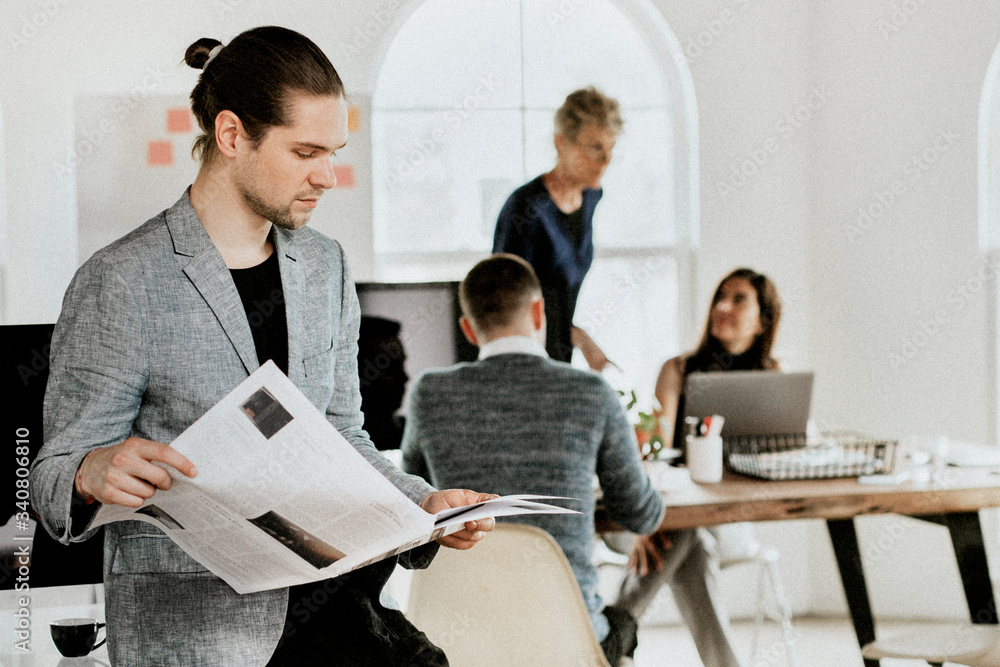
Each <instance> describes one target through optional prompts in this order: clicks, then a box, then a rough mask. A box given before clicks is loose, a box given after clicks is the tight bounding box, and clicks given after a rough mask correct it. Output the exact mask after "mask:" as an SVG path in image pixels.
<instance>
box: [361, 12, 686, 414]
mask: <svg viewBox="0 0 1000 667" xmlns="http://www.w3.org/2000/svg"><path fill="white" fill-rule="evenodd" d="M412 4H413V5H415V8H414V9H413V10H412V13H411V14H410V15H409V17H408V19H407V20H406V21H405V23H404V24H403V25H402V27H401V28H400V29H399V31H398V32H397V33H396V34H395V35H394V37H393V38H392V41H391V43H390V44H389V46H388V48H387V50H386V52H385V58H384V60H383V62H382V66H381V69H380V70H379V72H378V75H377V80H376V82H375V86H374V93H373V101H372V109H373V110H372V122H371V128H372V146H373V149H372V151H373V152H372V171H373V183H372V188H373V194H372V197H373V233H374V252H375V276H376V279H377V280H379V281H384V282H417V281H431V280H458V279H460V278H462V277H463V276H464V275H465V273H466V272H467V271H468V269H469V268H471V266H472V265H473V264H474V263H475V262H476V261H478V260H479V259H481V258H483V257H485V256H486V255H487V254H488V253H489V251H490V249H491V248H492V239H493V229H494V226H495V224H496V216H497V213H498V212H499V210H500V207H501V206H502V204H503V202H504V201H505V200H506V198H507V197H508V196H509V195H510V193H511V192H512V191H513V190H514V189H515V188H516V187H517V186H519V185H521V184H522V183H525V182H527V181H528V180H530V179H531V178H534V177H535V176H537V175H538V174H541V173H543V172H546V171H548V170H550V169H551V168H552V167H553V166H554V164H555V159H556V155H555V147H554V145H553V116H554V113H555V110H556V109H557V108H558V107H559V105H560V104H561V103H562V101H563V99H564V98H565V96H566V95H567V94H568V93H569V92H571V91H573V90H575V89H577V88H580V87H583V86H587V85H594V86H596V87H598V88H599V89H601V90H602V91H603V92H605V93H606V94H608V95H611V96H612V97H615V98H617V99H618V100H619V102H620V103H621V106H622V115H623V117H624V119H625V130H624V132H623V133H622V135H621V136H620V137H619V140H618V144H617V146H616V148H615V155H614V159H613V161H612V163H611V166H610V168H609V169H608V172H607V174H606V175H605V178H604V182H603V186H604V198H603V199H602V201H601V203H600V205H599V206H598V209H597V213H596V215H595V218H594V227H595V234H594V237H595V250H596V252H595V261H594V265H593V268H592V269H591V272H590V274H589V275H588V277H587V279H586V281H585V282H584V286H583V291H582V293H581V296H580V302H579V304H578V307H577V317H576V323H577V324H578V325H580V326H583V327H584V328H585V329H587V331H588V332H590V334H591V335H592V336H593V337H594V338H595V339H596V340H597V342H598V343H599V344H600V345H601V347H602V348H603V349H604V350H605V352H606V353H607V354H608V356H609V358H611V359H612V360H614V361H615V362H616V363H618V365H620V366H621V367H622V368H623V369H625V370H626V375H627V376H628V377H627V382H628V383H629V384H631V385H632V386H634V387H635V388H636V390H637V391H639V392H640V394H641V395H644V396H645V397H646V398H647V400H648V399H649V397H651V394H652V387H653V383H654V380H655V374H656V372H657V370H658V362H659V361H662V360H663V359H664V358H665V357H666V356H667V355H668V354H673V353H676V352H677V351H678V345H679V336H678V334H679V332H680V331H687V330H688V329H689V328H690V326H692V322H691V321H690V318H689V317H688V315H687V310H688V308H689V302H690V299H689V298H688V294H687V289H686V287H687V286H688V285H690V281H689V280H688V276H689V274H690V250H691V248H692V247H693V246H694V245H695V242H696V237H697V216H698V206H697V201H698V188H697V174H698V165H697V130H696V123H697V120H696V115H697V114H696V109H695V105H694V96H693V86H692V85H691V81H690V73H689V71H688V70H687V65H686V62H685V60H684V56H683V53H682V51H681V49H680V48H679V45H678V44H677V40H676V38H675V37H674V36H673V34H672V32H671V31H670V30H669V28H668V27H667V26H666V24H665V23H664V21H663V19H662V16H661V15H660V14H659V13H658V12H657V11H656V10H655V9H652V8H650V7H648V6H647V5H646V4H644V3H643V2H642V1H641V0H640V1H638V2H636V1H633V2H624V1H621V2H614V1H613V0H592V1H591V2H587V3H582V2H578V1H573V0H531V1H530V2H529V1H523V0H503V1H495V2H491V3H470V2H463V1H462V0H426V1H425V2H422V3H412ZM681 285H684V286H685V289H682V288H681Z"/></svg>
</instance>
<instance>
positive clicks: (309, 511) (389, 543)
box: [94, 361, 576, 593]
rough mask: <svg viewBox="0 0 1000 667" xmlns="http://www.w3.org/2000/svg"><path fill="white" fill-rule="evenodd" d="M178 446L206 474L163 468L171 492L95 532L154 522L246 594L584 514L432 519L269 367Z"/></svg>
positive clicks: (523, 501)
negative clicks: (513, 521)
mask: <svg viewBox="0 0 1000 667" xmlns="http://www.w3.org/2000/svg"><path fill="white" fill-rule="evenodd" d="M171 446H173V447H174V448H175V449H177V450H178V451H179V452H181V453H182V454H184V455H185V456H186V457H187V458H188V459H190V460H191V462H192V463H194V464H195V466H197V468H198V475H197V477H195V478H194V479H190V478H188V477H185V476H184V475H182V474H180V473H179V472H177V471H176V470H174V469H172V468H171V467H169V466H167V465H163V466H162V467H164V468H166V469H167V470H168V471H169V472H170V473H171V477H173V480H174V483H173V485H172V487H171V488H170V489H169V490H168V491H163V490H159V491H157V492H156V494H155V495H154V496H153V497H152V498H149V499H148V500H146V501H145V502H144V503H143V504H142V506H141V507H139V508H138V509H134V508H131V507H124V506H121V505H105V506H102V507H101V508H100V509H99V510H98V512H97V515H96V516H95V519H94V525H95V526H96V525H102V524H106V523H110V522H112V521H126V520H136V519H137V520H139V521H145V522H147V523H151V524H153V525H154V526H156V527H157V528H159V529H161V530H162V531H163V532H164V533H166V534H167V535H168V536H169V537H170V538H171V539H173V540H174V542H176V543H177V544H178V545H179V546H180V547H181V548H182V549H184V551H186V552H187V553H188V554H189V555H190V556H191V557H192V558H194V559H195V560H197V561H198V562H199V563H201V564H202V565H204V566H205V567H206V568H208V569H209V570H210V571H212V572H213V573H214V574H215V575H217V576H218V577H220V578H222V579H223V580H225V581H226V582H227V583H228V584H229V585H230V586H232V587H233V589H235V590H236V592H238V593H252V592H255V591H262V590H268V589H272V588H280V587H284V586H291V585H294V584H301V583H306V582H309V581H319V580H322V579H327V578H330V577H335V576H337V575H340V574H343V573H345V572H350V571H351V570H354V569H357V568H359V567H362V566H364V565H367V564H369V563H373V562H375V561H378V560H381V559H383V558H387V557H389V556H392V555H394V554H397V553H400V552H402V551H406V550H408V549H412V548H413V547H416V546H419V545H421V544H425V543H427V542H430V541H432V540H435V539H438V538H440V537H442V536H444V535H448V534H450V533H453V532H455V531H458V530H461V529H462V527H463V525H464V523H465V522H466V521H474V520H477V519H482V518H486V517H496V516H509V515H513V514H567V513H576V512H575V511H574V510H569V509H565V508H562V507H558V506H555V505H549V504H546V503H541V502H538V501H539V500H545V499H547V498H549V497H548V496H532V495H522V496H504V497H501V498H497V499H494V500H489V501H486V502H482V503H477V504H474V505H468V506H465V507H457V508H451V509H449V510H445V511H442V512H439V513H438V514H436V515H435V514H430V513H428V512H425V511H424V510H422V509H421V508H420V507H419V506H418V505H417V504H416V503H414V502H413V501H412V500H410V499H409V498H408V497H406V495H404V494H403V493H402V492H401V491H400V490H399V489H397V488H396V487H395V486H394V485H393V484H392V483H390V482H389V480H388V479H386V478H385V477H384V476H383V475H382V474H381V473H379V472H378V470H376V469H375V468H374V467H373V466H372V465H371V464H370V463H369V462H368V461H367V460H365V458H364V457H363V456H362V455H361V454H360V453H359V452H358V451H357V450H356V449H355V448H354V447H353V446H352V445H351V444H350V443H349V442H348V441H347V440H346V439H345V438H344V437H343V436H342V435H341V434H340V433H339V432H338V431H337V430H336V429H335V428H334V427H333V425H332V424H331V423H330V422H329V421H327V419H326V417H325V416H324V415H323V413H322V412H320V411H319V410H318V409H316V407H315V406H314V405H313V404H312V403H310V402H309V400H308V399H307V398H306V397H305V396H304V395H303V394H302V392H301V391H299V389H298V388H297V387H296V386H295V385H294V384H292V382H291V380H289V379H288V378H287V377H286V376H285V375H284V374H283V373H282V372H281V371H280V370H279V369H278V367H277V366H275V365H274V363H273V362H270V361H269V362H267V363H266V364H264V365H263V366H262V367H261V368H260V369H258V370H257V371H256V372H254V373H253V374H252V375H251V376H250V377H248V378H247V379H246V380H245V381H243V382H242V383H240V384H239V385H238V386H237V387H236V388H235V389H233V390H232V391H231V392H230V393H229V394H228V395H227V396H226V397H225V398H223V399H222V400H221V401H219V402H218V403H217V404H216V405H215V406H214V407H212V408H211V409H210V410H209V411H208V412H206V413H205V414H204V415H203V416H202V417H201V418H200V419H198V421H196V422H195V423H194V424H192V425H191V426H190V427H188V428H187V429H186V430H185V431H184V432H183V433H181V434H180V435H179V436H178V437H177V438H176V439H175V440H174V441H173V442H172V443H171ZM157 465H161V464H157ZM487 539H489V538H488V537H487Z"/></svg>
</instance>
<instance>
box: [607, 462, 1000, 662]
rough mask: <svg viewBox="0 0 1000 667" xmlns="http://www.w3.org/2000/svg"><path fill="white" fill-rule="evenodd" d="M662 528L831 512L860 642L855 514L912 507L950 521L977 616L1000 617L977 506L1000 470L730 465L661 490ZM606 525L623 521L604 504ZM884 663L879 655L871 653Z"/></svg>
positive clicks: (863, 600) (864, 620)
mask: <svg viewBox="0 0 1000 667" xmlns="http://www.w3.org/2000/svg"><path fill="white" fill-rule="evenodd" d="M661 495H662V497H663V499H664V502H665V503H666V505H667V512H666V515H665V516H664V519H663V523H662V524H661V526H660V527H661V528H662V529H664V530H678V529H681V528H696V527H699V526H711V525H715V524H720V523H732V522H737V521H778V520H785V519H825V520H826V522H827V529H828V530H829V533H830V540H831V542H832V543H833V550H834V554H835V556H836V558H837V567H838V568H839V570H840V578H841V583H842V584H843V586H844V593H845V596H846V598H847V605H848V608H849V609H850V613H851V620H852V621H853V623H854V631H855V634H856V635H857V637H858V643H859V645H860V646H864V645H865V644H867V643H868V642H870V641H873V640H874V639H875V624H874V620H873V619H872V614H871V605H870V604H869V600H868V589H867V587H866V585H865V575H864V570H863V569H862V564H861V552H860V550H859V549H858V538H857V533H856V531H855V528H854V517H856V516H860V515H863V514H889V513H894V514H905V515H908V516H912V517H915V518H918V519H923V520H926V521H932V522H934V523H939V524H942V525H945V526H947V527H948V530H949V533H950V535H951V541H952V545H953V547H954V549H955V557H956V559H957V561H958V568H959V572H960V574H961V576H962V584H963V587H964V589H965V598H966V602H967V603H968V606H969V615H970V617H971V619H972V622H973V623H997V609H996V603H995V601H994V599H993V588H992V583H991V580H990V574H989V567H988V565H987V562H986V549H985V547H984V545H983V533H982V528H981V526H980V523H979V514H978V510H979V509H981V508H984V507H1000V474H998V472H995V471H994V469H991V468H948V469H947V471H946V473H945V478H944V480H943V481H942V482H940V483H934V482H930V483H927V484H914V483H912V482H905V483H902V484H896V485H886V486H878V485H866V484H859V483H858V481H857V479H856V478H842V479H823V480H804V481H789V482H771V481H767V480H759V479H754V478H751V477H744V476H743V475H737V474H734V473H729V472H727V473H726V475H725V477H724V478H723V480H722V482H720V483H718V484H691V485H688V486H684V487H682V488H678V489H670V490H665V491H661ZM595 520H596V522H597V529H598V531H599V532H604V531H609V530H614V529H616V528H617V527H616V526H615V525H614V524H613V523H612V522H610V521H609V520H608V519H607V516H606V515H603V513H602V512H601V511H600V510H599V511H598V514H597V516H596V517H595ZM865 665H866V667H878V665H879V661H878V660H865Z"/></svg>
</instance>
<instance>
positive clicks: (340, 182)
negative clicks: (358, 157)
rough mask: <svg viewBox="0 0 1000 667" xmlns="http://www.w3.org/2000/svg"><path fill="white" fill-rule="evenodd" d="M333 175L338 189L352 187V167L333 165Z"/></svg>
mask: <svg viewBox="0 0 1000 667" xmlns="http://www.w3.org/2000/svg"><path fill="white" fill-rule="evenodd" d="M333 175H334V176H336V177H337V187H338V188H353V187H354V165H350V164H335V165H333Z"/></svg>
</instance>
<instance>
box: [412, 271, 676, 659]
mask: <svg viewBox="0 0 1000 667" xmlns="http://www.w3.org/2000/svg"><path fill="white" fill-rule="evenodd" d="M459 299H460V301H461V305H462V313H463V315H462V318H461V320H460V324H461V327H462V331H463V332H464V333H465V336H466V338H468V339H469V342H471V343H472V344H473V345H476V346H478V347H479V360H478V361H476V362H474V363H462V364H458V365H456V366H453V367H451V368H446V369H441V370H433V371H428V372H427V373H425V374H424V375H423V376H421V377H420V378H419V379H418V380H417V382H416V383H415V385H414V386H413V388H412V390H411V394H410V398H409V403H408V414H407V419H406V428H405V430H404V432H403V444H402V450H403V468H404V469H405V470H406V471H407V472H409V473H413V474H418V475H422V476H423V477H424V478H426V479H427V480H428V481H430V482H431V483H432V484H434V485H436V486H438V488H452V487H456V486H457V487H462V488H472V489H480V490H482V491H484V492H489V493H498V494H502V495H506V494H513V493H538V494H547V495H553V496H568V497H572V498H579V499H580V502H579V503H578V505H579V506H578V507H574V508H575V509H579V510H580V511H581V514H578V515H552V516H546V515H540V516H523V517H508V518H506V519H503V520H506V521H516V522H520V523H530V524H532V525H535V526H538V527H540V528H543V529H544V530H546V531H548V532H549V533H550V534H551V535H552V536H553V537H554V538H555V539H556V541H557V542H559V545H560V546H561V547H562V550H563V552H564V553H565V554H566V557H567V558H568V559H569V562H570V565H571V566H572V567H573V572H574V574H575V575H576V579H577V582H578V583H579V584H580V590H581V591H582V592H583V599H584V601H585V602H586V603H587V608H588V609H589V611H590V617H591V621H592V622H593V624H594V630H595V632H596V634H597V638H598V639H599V640H600V641H601V646H602V647H603V648H604V653H605V655H606V656H607V657H608V661H609V662H610V663H611V664H612V665H614V664H616V663H617V662H618V660H619V658H620V657H621V656H631V655H632V652H633V651H634V650H635V645H636V635H635V633H636V623H635V619H634V618H632V616H631V614H629V613H628V612H627V611H625V610H623V609H619V608H616V607H610V606H609V607H604V605H603V602H602V600H601V598H600V596H599V595H598V593H597V570H596V568H595V567H594V565H593V563H592V550H593V545H594V488H593V479H594V475H595V474H596V475H597V479H598V480H599V481H600V485H601V489H602V490H603V492H604V506H605V507H606V508H607V511H608V513H609V514H610V516H611V518H612V519H613V520H615V521H616V522H617V523H618V524H620V525H621V526H624V527H625V528H627V529H628V530H630V531H633V532H635V533H641V534H648V533H652V532H653V531H655V530H656V528H657V526H658V525H659V524H660V522H661V520H662V518H663V502H662V500H661V499H660V497H659V495H658V494H657V493H656V491H655V490H654V489H653V487H652V485H651V484H650V481H649V478H648V477H647V476H646V473H645V471H644V470H643V468H642V464H641V461H640V458H639V450H638V448H637V446H636V441H635V432H634V430H633V428H632V426H631V425H630V424H629V421H628V419H627V417H626V415H625V412H624V410H623V408H622V405H621V402H620V401H619V399H618V396H617V394H616V393H615V391H614V390H613V389H612V388H611V387H610V386H608V384H607V383H606V382H605V381H604V380H603V379H602V378H601V377H600V376H598V375H595V374H594V373H591V372H589V371H583V370H578V369H575V368H572V367H571V366H570V365H569V364H566V363H562V362H557V361H553V360H551V359H549V358H548V355H547V354H546V352H545V308H544V304H543V302H542V290H541V287H540V286H539V283H538V278H537V277H536V276H535V273H534V271H533V270H532V268H531V266H530V265H529V264H528V263H527V262H525V261H524V260H522V259H521V258H520V257H516V256H514V255H504V254H500V255H494V256H492V257H490V258H489V259H485V260H483V261H482V262H480V263H479V264H477V265H476V266H475V267H473V269H472V270H471V271H470V272H469V275H468V276H466V278H465V280H463V281H462V284H461V286H460V287H459ZM441 485H444V486H441Z"/></svg>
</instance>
